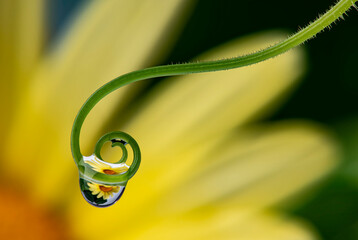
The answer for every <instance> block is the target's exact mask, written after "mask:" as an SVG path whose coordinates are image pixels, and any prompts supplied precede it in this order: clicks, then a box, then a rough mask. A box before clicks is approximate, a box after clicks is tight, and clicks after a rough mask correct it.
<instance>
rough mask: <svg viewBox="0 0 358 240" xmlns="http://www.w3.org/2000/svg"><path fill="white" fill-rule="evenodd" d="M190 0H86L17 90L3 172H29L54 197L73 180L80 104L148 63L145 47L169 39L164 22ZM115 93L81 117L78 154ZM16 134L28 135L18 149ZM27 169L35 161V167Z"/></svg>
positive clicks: (152, 49) (150, 49) (41, 191)
mask: <svg viewBox="0 0 358 240" xmlns="http://www.w3.org/2000/svg"><path fill="white" fill-rule="evenodd" d="M190 2H191V1H181V0H174V1H158V0H157V1H151V0H150V1H149V0H135V1H91V2H89V5H88V6H87V7H86V8H85V9H83V10H82V12H81V14H80V16H79V17H78V18H76V19H74V22H73V23H72V24H71V25H70V28H69V30H68V31H67V34H66V35H65V36H64V38H63V39H61V41H60V42H59V44H58V46H57V48H56V49H55V50H53V51H52V52H51V53H50V54H48V55H47V57H46V58H45V59H44V60H43V62H42V65H41V66H40V68H39V70H38V72H37V74H36V76H35V80H34V83H33V84H32V85H31V89H30V91H29V92H24V93H23V95H22V98H21V101H22V104H21V105H20V106H18V107H17V111H18V113H17V114H16V116H15V119H14V120H13V123H14V124H13V127H12V128H11V130H10V131H11V132H10V139H7V140H6V144H5V146H4V148H5V150H6V152H5V157H4V158H6V159H7V160H6V161H5V162H6V163H5V166H4V168H5V169H7V172H9V173H12V174H15V173H16V175H17V176H18V179H21V178H22V179H23V180H24V179H30V176H31V181H32V182H33V184H32V185H33V186H35V187H36V189H33V191H32V193H34V194H37V195H39V196H41V198H43V199H44V198H52V200H53V201H56V197H55V196H56V195H55V194H54V193H55V192H57V191H61V189H63V188H65V185H66V183H65V182H64V180H63V179H64V178H65V179H66V180H65V181H67V180H68V181H74V178H75V176H76V170H75V169H74V165H73V162H72V160H71V158H72V157H71V153H70V148H69V146H70V145H69V136H70V130H71V126H72V122H73V120H74V117H75V116H76V113H77V111H78V110H79V108H80V106H81V105H82V104H83V103H84V101H85V99H86V98H87V97H89V96H90V94H91V93H92V92H93V91H94V90H95V89H96V88H97V87H99V86H100V85H102V84H103V83H105V82H108V81H109V80H110V79H111V78H114V77H116V76H118V75H120V74H121V73H124V72H127V71H130V70H133V69H137V68H141V67H142V66H144V65H147V64H151V63H152V62H151V61H149V60H151V58H150V56H151V54H154V53H156V52H157V49H159V48H161V47H162V45H165V44H166V43H168V42H167V40H169V39H170V36H169V35H167V34H170V33H172V30H173V29H177V28H172V29H171V31H167V29H168V28H170V27H171V26H169V25H168V23H172V22H173V21H174V17H177V16H178V15H180V13H181V11H182V10H184V6H185V4H187V3H190ZM159 13H160V14H159ZM181 20H182V19H180V18H179V19H178V21H179V22H181ZM174 22H175V21H174ZM159 43H160V44H159ZM157 56H158V55H157ZM122 93H123V92H122ZM118 99H119V98H118V95H116V94H114V95H113V96H112V98H111V97H109V98H108V99H106V100H105V101H104V102H103V104H102V105H101V106H99V107H98V108H96V110H95V112H94V113H93V114H92V115H91V116H94V118H93V119H92V120H89V121H88V122H86V124H85V129H84V132H85V134H83V141H82V143H85V144H87V145H85V146H87V148H86V149H87V151H85V150H86V149H84V154H87V155H89V151H88V149H90V148H92V146H93V145H90V144H89V143H93V141H94V140H95V139H94V137H93V136H94V135H95V134H96V133H97V132H98V131H99V129H100V128H101V126H102V125H101V124H104V123H105V120H106V119H107V117H108V115H109V114H110V113H111V112H112V111H114V109H115V105H116V104H117V102H118ZM90 119H91V117H90ZM88 130H89V131H88ZM19 136H21V139H26V144H23V145H22V151H18V146H17V145H18V142H19ZM90 151H92V149H91V150H90ZM25 156H26V157H25ZM12 159H16V160H12ZM29 169H36V174H33V173H31V172H30V170H29ZM44 179H46V181H44ZM47 179H51V181H47ZM70 179H71V180H70ZM75 181H76V180H75ZM24 182H25V181H24ZM47 200H49V199H47Z"/></svg>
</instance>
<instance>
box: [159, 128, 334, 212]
mask: <svg viewBox="0 0 358 240" xmlns="http://www.w3.org/2000/svg"><path fill="white" fill-rule="evenodd" d="M337 160H338V150H337V147H336V144H335V143H334V142H333V141H332V139H331V138H330V136H329V134H327V133H326V132H325V131H323V130H322V129H320V128H318V127H316V126H314V125H312V124H307V123H292V122H291V123H290V122H288V123H280V124H276V125H273V126H271V127H261V128H260V127H259V128H257V129H255V128H253V129H247V130H246V131H239V132H237V133H236V137H235V138H230V139H228V140H227V141H224V142H223V144H222V145H221V146H220V145H219V146H218V148H215V149H213V150H212V151H209V152H208V154H207V156H206V157H205V158H202V159H201V160H200V161H198V162H197V164H196V165H194V166H193V168H192V169H195V170H191V169H188V170H187V171H186V172H182V176H183V177H182V179H183V180H182V183H181V184H178V185H175V184H173V185H172V186H171V187H170V189H171V191H170V192H171V193H170V194H166V197H164V198H166V200H163V202H162V203H158V204H160V205H161V208H160V210H161V211H162V212H163V213H165V212H182V211H188V210H190V209H193V208H196V207H199V206H202V205H206V204H210V203H213V202H217V201H223V202H225V203H226V204H229V203H231V204H233V205H239V206H243V207H244V206H248V205H255V206H256V207H257V208H264V207H268V206H272V205H275V204H278V203H281V202H282V201H283V200H287V199H288V198H289V197H292V196H294V195H295V194H297V193H299V192H301V191H302V190H305V189H307V187H309V186H310V185H312V184H313V183H315V182H317V181H318V180H320V179H321V178H322V177H323V176H325V175H326V174H327V173H328V172H329V171H331V170H332V169H333V167H335V166H336V164H337ZM179 181H180V180H179V179H177V182H179ZM173 182H174V181H173Z"/></svg>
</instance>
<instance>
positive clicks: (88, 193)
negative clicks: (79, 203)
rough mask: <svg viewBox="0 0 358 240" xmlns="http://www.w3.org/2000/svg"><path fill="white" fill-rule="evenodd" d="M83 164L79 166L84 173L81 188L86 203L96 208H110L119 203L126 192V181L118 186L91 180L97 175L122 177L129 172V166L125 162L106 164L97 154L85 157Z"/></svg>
mask: <svg viewBox="0 0 358 240" xmlns="http://www.w3.org/2000/svg"><path fill="white" fill-rule="evenodd" d="M83 163H84V164H82V165H80V166H79V169H81V168H82V169H83V170H82V171H83V173H84V174H83V175H81V171H80V188H81V192H82V195H83V197H84V198H85V199H86V201H87V202H88V203H90V204H91V205H93V206H95V207H108V206H111V205H113V204H114V203H115V202H116V201H118V199H120V198H121V196H122V194H123V192H124V189H125V187H126V184H127V182H126V181H125V182H122V183H120V184H117V185H107V184H101V183H96V182H93V181H92V180H90V179H91V177H92V176H93V175H94V174H96V173H102V174H106V175H109V176H113V175H121V174H124V173H125V172H127V170H128V169H129V166H128V165H126V164H125V163H123V162H122V163H117V164H114V163H108V162H105V161H103V160H102V159H100V158H98V157H97V156H96V155H95V154H93V155H91V156H88V157H85V156H84V157H83ZM85 176H87V177H85Z"/></svg>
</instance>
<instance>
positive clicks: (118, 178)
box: [71, 0, 357, 185]
mask: <svg viewBox="0 0 358 240" xmlns="http://www.w3.org/2000/svg"><path fill="white" fill-rule="evenodd" d="M356 1H357V0H341V1H339V2H337V3H336V4H335V5H334V6H333V7H331V8H330V9H329V10H328V11H327V12H326V13H325V14H323V15H322V16H320V17H319V18H318V19H316V20H315V21H314V22H312V23H310V24H309V25H308V26H307V27H305V28H303V29H301V30H300V31H298V32H297V33H296V34H294V35H292V36H290V37H288V38H287V39H286V40H284V41H282V42H279V43H277V44H275V45H273V46H271V47H268V48H266V49H264V50H261V51H258V52H255V53H252V54H248V55H244V56H239V57H234V58H230V59H223V60H217V61H206V62H198V63H185V64H175V65H164V66H157V67H151V68H146V69H142V70H138V71H134V72H130V73H127V74H124V75H122V76H119V77H117V78H115V79H113V80H112V81H110V82H108V83H107V84H105V85H103V86H102V87H101V88H99V89H98V90H97V91H96V92H94V93H93V94H92V95H91V96H90V97H89V98H88V99H87V101H86V102H85V103H84V104H83V106H82V107H81V109H80V111H79V112H78V114H77V116H76V118H75V121H74V123H73V127H72V133H71V150H72V155H73V158H74V160H75V162H76V164H77V167H78V169H79V173H80V175H81V177H83V178H85V179H88V180H90V181H93V182H97V183H101V184H107V185H113V184H121V183H126V182H127V181H128V180H129V179H130V178H131V177H133V175H134V174H135V173H136V171H137V170H138V167H139V165H140V161H141V157H140V156H141V154H140V150H139V146H138V144H137V142H136V141H135V140H134V139H133V138H132V137H131V136H130V135H128V134H126V133H124V132H119V131H117V132H111V133H107V134H105V135H104V136H103V137H101V138H100V139H99V140H98V142H97V144H96V146H95V151H94V154H95V155H96V157H98V158H100V159H101V160H102V157H101V154H100V150H101V148H102V146H103V144H104V143H105V142H112V147H115V146H117V147H120V148H121V149H122V152H123V156H122V158H121V159H120V160H119V163H124V162H125V161H126V158H127V155H128V154H127V150H126V148H125V145H126V144H129V145H130V146H131V148H132V150H133V155H134V157H133V162H132V164H131V166H130V168H129V169H128V170H127V171H126V172H125V173H123V174H119V175H108V174H104V173H100V172H96V171H94V170H91V169H87V168H85V163H84V160H83V155H82V153H81V150H80V131H81V128H82V125H83V122H84V120H85V118H86V117H87V115H88V114H89V112H90V111H91V110H92V108H93V107H94V106H95V105H96V104H97V103H98V102H99V101H100V100H101V99H102V98H104V97H105V96H106V95H108V94H109V93H111V92H113V91H115V90H116V89H118V88H120V87H123V86H125V85H127V84H130V83H133V82H136V81H140V80H144V79H151V78H157V77H166V76H174V75H184V74H191V73H200V72H212V71H220V70H228V69H233V68H239V67H244V66H248V65H252V64H255V63H259V62H262V61H264V60H267V59H269V58H272V57H275V56H278V55H280V54H282V53H284V52H286V51H288V50H290V49H292V48H294V47H296V46H299V45H300V44H303V43H304V42H306V41H307V40H309V39H311V38H313V37H314V36H315V35H316V34H318V33H319V32H321V31H323V30H324V29H325V28H327V27H330V25H331V24H332V23H334V22H335V21H337V20H338V19H339V18H341V17H342V15H343V14H344V13H346V12H347V11H348V10H349V9H350V8H351V7H355V8H357V7H356V5H355V2H356ZM85 169H86V170H85Z"/></svg>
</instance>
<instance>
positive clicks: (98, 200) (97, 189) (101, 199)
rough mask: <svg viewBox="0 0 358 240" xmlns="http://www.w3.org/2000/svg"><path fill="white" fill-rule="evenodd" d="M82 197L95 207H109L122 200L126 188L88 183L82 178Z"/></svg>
mask: <svg viewBox="0 0 358 240" xmlns="http://www.w3.org/2000/svg"><path fill="white" fill-rule="evenodd" d="M80 188H81V192H82V196H83V197H84V198H85V199H86V201H87V202H88V203H90V204H91V205H93V206H95V207H108V206H111V205H113V204H114V203H115V202H116V201H118V199H120V198H121V196H122V194H123V192H124V189H125V186H122V185H117V186H109V185H101V184H98V183H94V182H90V181H87V180H85V179H83V178H80Z"/></svg>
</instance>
